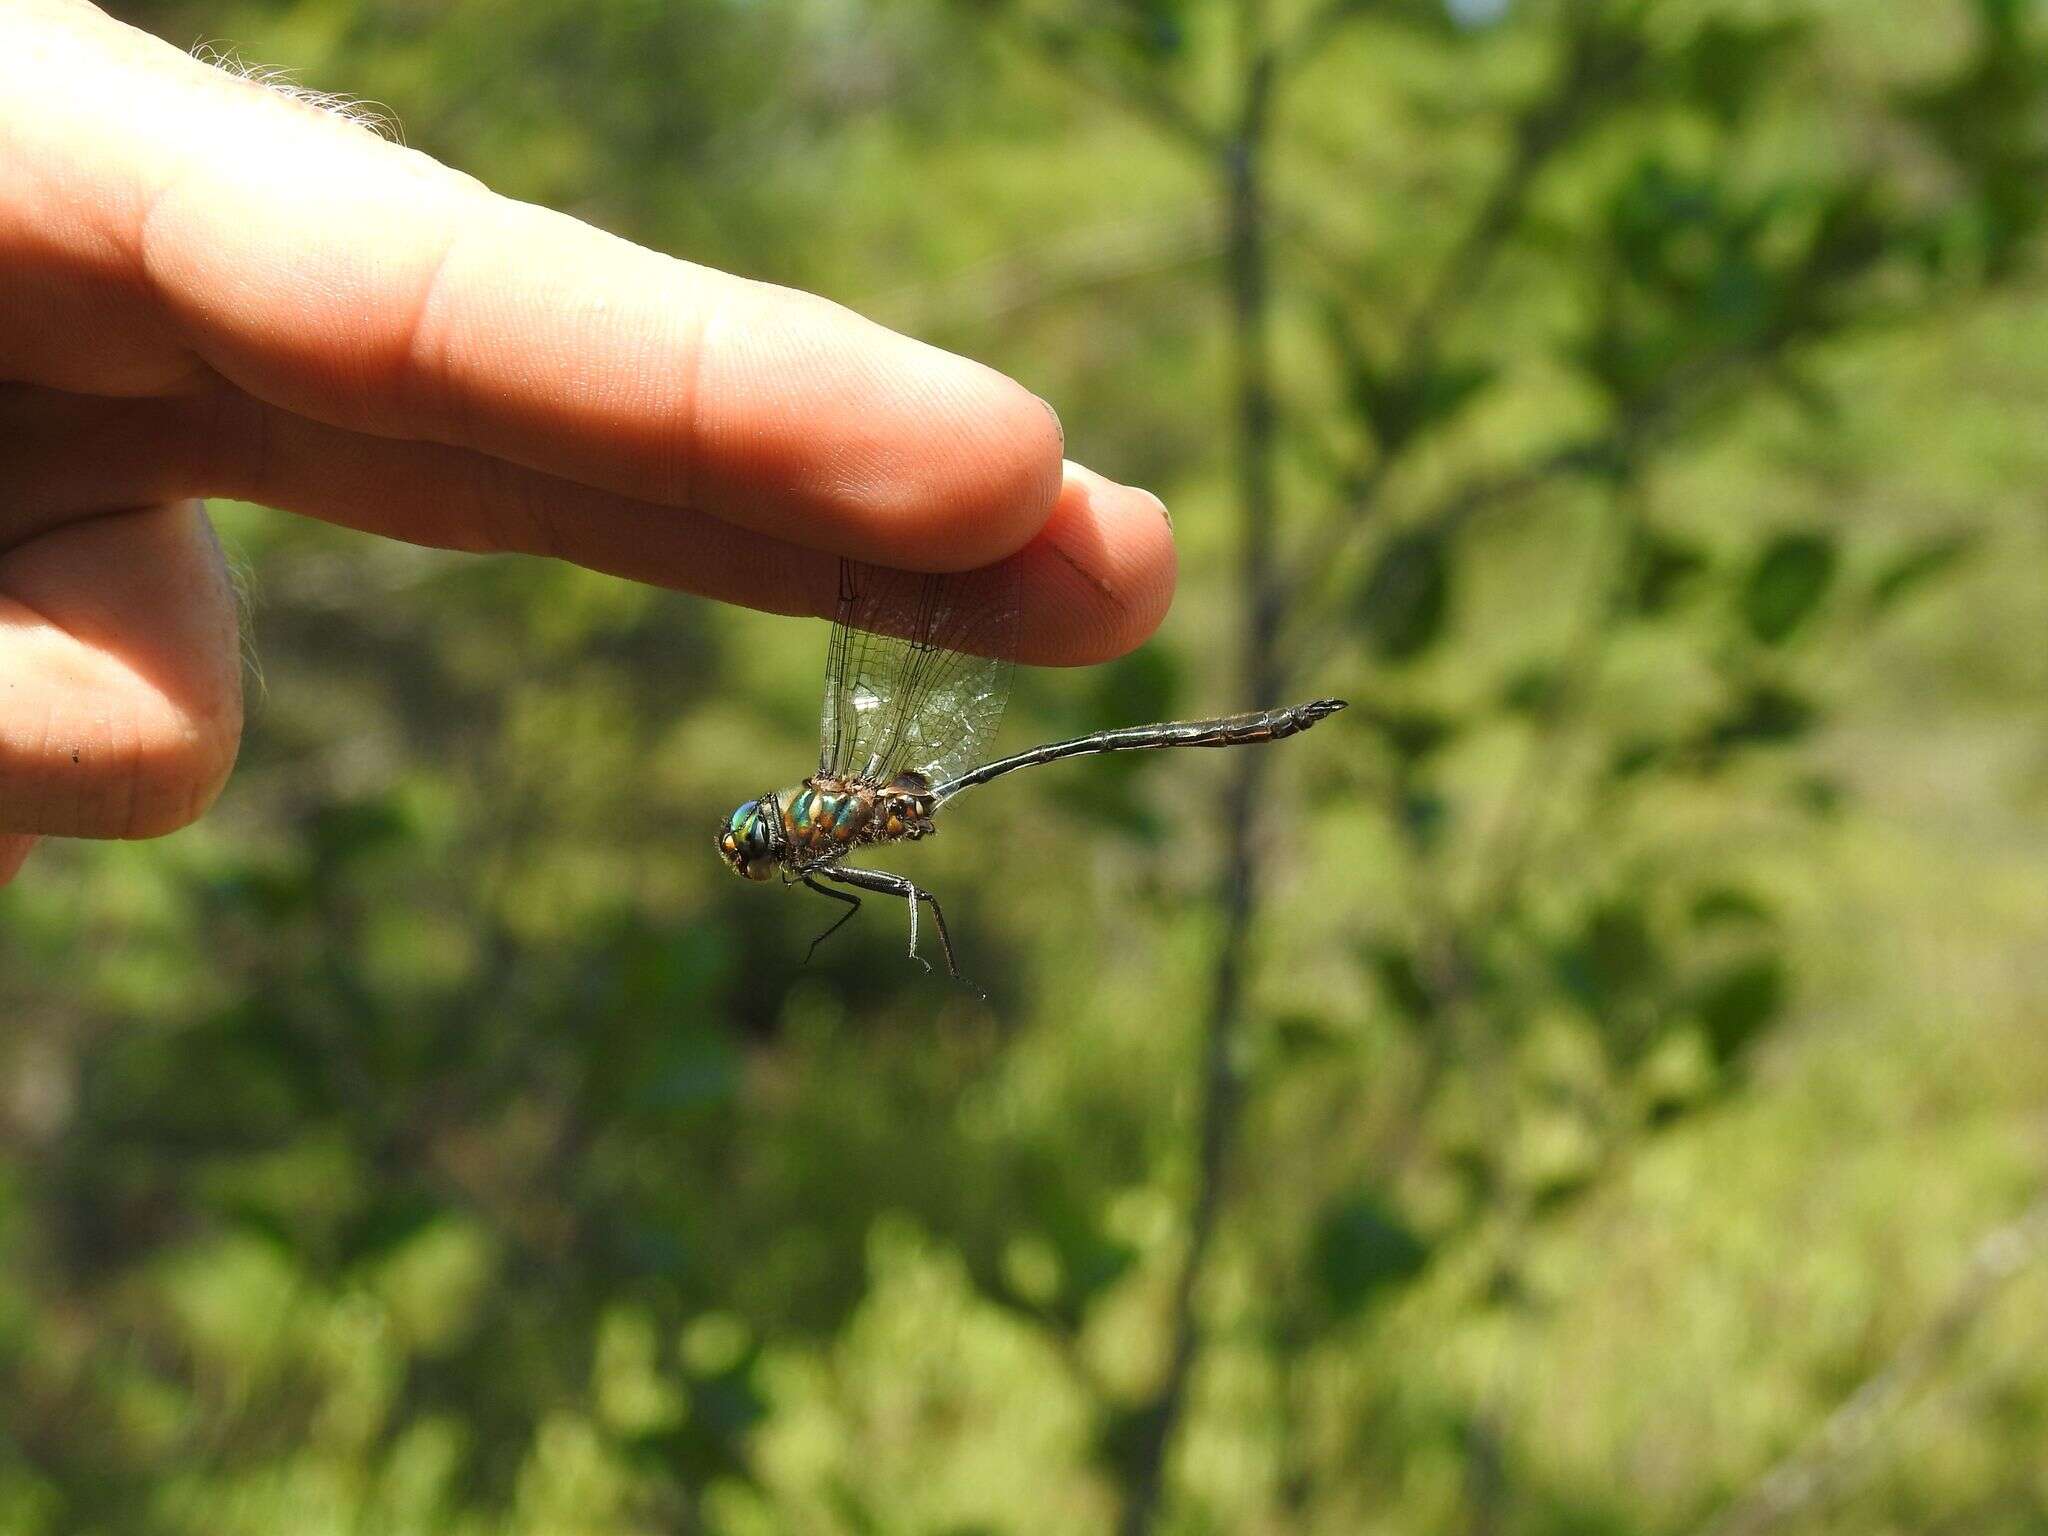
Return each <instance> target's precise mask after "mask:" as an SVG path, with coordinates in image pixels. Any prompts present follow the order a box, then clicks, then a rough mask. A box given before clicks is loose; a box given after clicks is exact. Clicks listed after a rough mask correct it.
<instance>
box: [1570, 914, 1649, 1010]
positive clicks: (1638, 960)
mask: <svg viewBox="0 0 2048 1536" xmlns="http://www.w3.org/2000/svg"><path fill="white" fill-rule="evenodd" d="M1557 966H1558V976H1559V979H1560V980H1561V981H1562V982H1563V984H1564V987H1565V990H1566V991H1568V992H1570V993H1571V994H1572V995H1573V996H1575V997H1577V998H1578V999H1579V1001H1580V1002H1582V1003H1583V1004H1585V1006H1586V1007H1587V1009H1588V1010H1589V1011H1591V1012H1592V1013H1594V1014H1595V1015H1597V1016H1599V1017H1601V1018H1609V1019H1611V1018H1613V1017H1614V1016H1615V1015H1616V1013H1617V1011H1618V1010H1620V1009H1622V1008H1624V1007H1625V1006H1626V1005H1627V1004H1628V1003H1630V1002H1631V1001H1632V1000H1634V999H1636V998H1639V997H1640V996H1642V994H1643V993H1644V992H1645V991H1646V990H1647V989H1648V988H1649V987H1650V986H1651V985H1652V984H1653V983H1654V982H1655V981H1656V980H1657V979H1658V978H1659V977H1660V976H1662V975H1663V973H1664V957H1663V954H1662V952H1661V951H1660V949H1659V948H1658V945H1657V941H1656V938H1655V937H1654V936H1653V935H1652V934H1651V932H1650V925H1649V923H1648V922H1647V921H1646V920H1645V919H1644V917H1643V912H1642V908H1641V907H1640V906H1638V905H1636V904H1634V903H1630V902H1622V901H1613V902H1606V903H1603V904H1601V905H1600V906H1597V907H1595V908H1594V909H1593V910H1592V911H1591V912H1589V913H1587V914H1586V920H1585V924H1584V926H1583V927H1582V928H1581V929H1580V931H1579V933H1578V936H1577V937H1576V938H1574V939H1573V940H1572V941H1571V942H1570V943H1569V944H1567V945H1566V946H1565V947H1564V948H1563V949H1562V950H1561V951H1559V953H1558V956H1557Z"/></svg>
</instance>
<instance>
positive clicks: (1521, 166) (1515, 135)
mask: <svg viewBox="0 0 2048 1536" xmlns="http://www.w3.org/2000/svg"><path fill="white" fill-rule="evenodd" d="M1337 3H1339V0H1332V4H1333V5H1334V4H1337ZM1591 18H1592V12H1591V11H1589V10H1588V9H1587V8H1586V7H1584V6H1583V5H1581V6H1580V7H1579V10H1578V13H1577V19H1576V24H1575V25H1574V26H1573V28H1572V31H1571V34H1570V38H1569V41H1568V42H1567V44H1566V46H1565V50H1564V56H1563V58H1562V59H1561V60H1560V61H1559V64H1558V68H1557V72H1556V76H1555V78H1554V80H1553V81H1552V83H1551V86H1550V88H1549V89H1548V90H1547V91H1545V92H1544V93H1543V94H1542V96H1541V97H1540V98H1539V99H1538V100H1536V101H1535V102H1534V103H1532V104H1531V105H1529V106H1528V107H1526V108H1524V109H1523V110H1522V111H1521V112H1520V113H1519V114H1517V115H1516V117H1515V119H1514V123H1513V127H1512V130H1511V133H1510V140H1511V142H1510V147H1509V152H1508V156H1507V159H1506V161H1505V162H1504V163H1503V164H1502V166H1501V169H1500V172H1499V174H1498V176H1497V177H1496V178H1495V180H1494V183H1493V185H1492V186H1491V187H1490V188H1488V190H1487V192H1486V194H1485V196H1484V197H1483V198H1481V200H1480V203H1479V207H1478V209H1477V211H1476V212H1475V213H1474V214H1473V216H1472V221H1471V223H1470V224H1469V225H1467V226H1466V228H1465V231H1464V233H1463V234H1462V235H1460V236H1459V238H1458V239H1457V240H1456V241H1455V242H1454V243H1453V244H1452V246H1451V248H1450V251H1449V252H1448V254H1447V255H1446V256H1445V258H1444V261H1443V265H1442V266H1441V267H1440V268H1439V269H1438V270H1437V272H1436V275H1435V276H1434V277H1433V278H1432V279H1431V280H1430V282H1429V284H1428V285H1427V286H1426V287H1425V288H1424V290H1423V294H1422V298H1421V299H1420V300H1419V301H1418V302H1417V304H1416V306H1415V308H1414V310H1413V311H1412V312H1411V313H1410V315H1409V317H1408V322H1407V324H1406V326H1405V327H1403V329H1402V332H1401V337H1400V340H1399V341H1398V342H1397V343H1396V345H1395V349H1394V365H1393V369H1392V373H1393V376H1394V377H1396V378H1402V379H1417V378H1420V377H1422V376H1424V375H1425V374H1427V373H1428V372H1429V370H1430V369H1432V368H1433V367H1434V366H1435V364H1436V359H1437V349H1438V345H1439V342H1440V339H1441V337H1442V335H1443V332H1444V330H1445V328H1446V327H1447V326H1448V325H1449V324H1450V322H1451V320H1452V318H1453V317H1454V316H1455V315H1456V313H1457V312H1458V311H1459V309H1461V308H1462V307H1463V306H1464V305H1465V304H1466V303H1467V302H1468V301H1469V300H1470V299H1471V298H1472V296H1473V295H1474V294H1475V293H1477V291H1478V290H1479V288H1480V286H1481V285H1482V284H1483V283H1484V282H1485V280H1486V277H1487V275H1488V274H1489V273H1490V272H1491V271H1492V270H1493V267H1494V265H1495V263H1496V261H1497V260H1498V259H1499V257H1500V254H1501V252H1502V251H1503V250H1504V249H1505V248H1506V246H1507V243H1508V241H1509V239H1510V237H1511V236H1512V235H1513V234H1514V232H1515V231H1516V230H1517V229H1518V228H1520V227H1521V224H1522V220H1523V216H1524V214H1525V212H1526V211H1527V208H1528V203H1529V196H1530V193H1531V192H1532V191H1533V190H1534V188H1535V185H1536V181H1537V178H1538V177H1539V176H1540V175H1541V174H1542V172H1543V171H1544V169H1545V168H1546V167H1547V166H1548V165H1549V164H1550V162H1551V160H1552V159H1553V158H1554V157H1555V156H1556V155H1557V153H1558V152H1559V151H1560V150H1561V149H1562V148H1563V147H1564V146H1565V145H1566V144H1568V143H1569V142H1570V141H1571V139H1572V138H1573V136H1574V135H1575V134H1576V133H1577V132H1578V131H1579V130H1580V129H1581V128H1582V127H1583V126H1584V124H1585V123H1586V121H1587V120H1588V119H1589V117H1590V116H1591V115H1592V113H1593V112H1594V111H1595V110H1597V108H1598V106H1599V105H1600V103H1601V102H1602V101H1603V100H1604V99H1605V97H1606V96H1607V95H1608V94H1609V93H1611V91H1612V89H1613V87H1614V80H1613V79H1612V78H1611V77H1612V76H1613V75H1614V74H1615V73H1616V71H1617V68H1618V66H1616V65H1614V64H1613V62H1612V61H1609V60H1607V59H1606V58H1605V55H1604V53H1603V50H1602V43H1601V35H1600V33H1599V32H1598V31H1597V30H1596V28H1595V26H1594V25H1593V24H1592V19H1591ZM1401 458H1402V454H1401V452H1400V451H1399V450H1395V451H1391V452H1380V453H1378V454H1377V455H1375V456H1374V457H1372V458H1371V459H1370V460H1369V461H1368V462H1365V463H1362V464H1361V465H1360V466H1358V467H1357V468H1356V469H1354V470H1353V471H1352V472H1351V474H1350V475H1349V476H1347V477H1346V478H1347V481H1348V484H1347V485H1346V487H1345V492H1346V494H1345V495H1344V496H1343V497H1342V498H1341V499H1340V503H1339V506H1338V507H1337V508H1336V509H1335V510H1334V511H1333V512H1332V513H1331V514H1330V516H1329V517H1328V518H1327V519H1326V520H1325V521H1324V523H1323V524H1322V526H1321V527H1320V528H1319V530H1318V532H1317V535H1316V537H1315V538H1313V539H1312V540H1311V543H1310V545H1309V547H1308V548H1307V549H1306V550H1304V551H1302V552H1301V554H1300V555H1299V557H1298V558H1296V560H1295V561H1294V562H1293V565H1292V567H1291V569H1290V572H1289V574H1288V576H1287V578H1286V579H1285V580H1284V581H1283V582H1282V584H1281V585H1282V588H1283V590H1286V591H1290V592H1296V591H1305V590H1310V589H1311V588H1312V586H1313V584H1314V583H1315V582H1316V579H1317V578H1318V577H1319V576H1320V575H1322V574H1324V573H1327V572H1328V571H1329V569H1330V568H1331V565H1332V563H1333V561H1334V560H1336V559H1337V558H1338V557H1340V556H1341V555H1342V553H1343V552H1344V550H1345V547H1346V546H1347V545H1348V544H1349V543H1350V542H1351V541H1352V540H1353V539H1354V538H1355V537H1356V536H1357V532H1358V530H1359V528H1360V527H1361V526H1362V525H1365V524H1367V523H1369V522H1370V521H1371V514H1372V512H1373V511H1374V509H1375V508H1376V505H1377V503H1378V500H1379V496H1380V493H1381V491H1382V490H1383V489H1384V487H1385V484H1386V481H1387V480H1388V478H1389V477H1390V476H1391V474H1392V472H1393V470H1394V469H1395V467H1396V466H1397V464H1398V463H1399V462H1400V460H1401ZM1544 478H1548V476H1545V477H1544ZM1483 499H1486V500H1493V499H1496V498H1495V497H1494V495H1493V494H1492V493H1483Z"/></svg>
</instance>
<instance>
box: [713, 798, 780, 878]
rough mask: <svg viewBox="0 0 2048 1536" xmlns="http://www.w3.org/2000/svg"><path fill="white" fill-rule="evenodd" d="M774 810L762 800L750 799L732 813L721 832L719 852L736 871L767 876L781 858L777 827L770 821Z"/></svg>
mask: <svg viewBox="0 0 2048 1536" xmlns="http://www.w3.org/2000/svg"><path fill="white" fill-rule="evenodd" d="M771 816H772V812H768V811H766V810H765V809H764V807H763V806H762V804H761V802H760V801H759V800H749V801H748V802H747V803H746V804H745V805H743V806H741V807H740V808H739V809H738V810H736V811H734V812H733V813H732V818H731V819H730V820H729V821H727V822H726V824H725V826H724V828H723V829H722V830H720V832H719V834H718V853H719V856H720V857H721V858H723V859H724V860H725V862H726V863H727V864H729V865H730V866H731V867H732V869H733V871H734V872H735V873H736V874H742V875H745V876H746V877H747V878H748V879H749V880H766V879H769V878H771V877H772V876H773V875H774V873H775V866H776V864H777V863H778V862H780V857H779V853H778V850H777V848H776V840H775V831H774V829H773V828H772V827H771V826H770V825H769V821H770V818H771Z"/></svg>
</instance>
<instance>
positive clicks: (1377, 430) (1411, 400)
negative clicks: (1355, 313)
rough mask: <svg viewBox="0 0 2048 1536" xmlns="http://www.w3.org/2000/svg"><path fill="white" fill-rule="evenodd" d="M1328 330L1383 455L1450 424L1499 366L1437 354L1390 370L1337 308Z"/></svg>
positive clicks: (1349, 389)
mask: <svg viewBox="0 0 2048 1536" xmlns="http://www.w3.org/2000/svg"><path fill="white" fill-rule="evenodd" d="M1328 330H1329V334H1330V339H1331V343H1332V345H1333V346H1334V348H1335V349H1336V352H1337V361H1338V367H1339V368H1340V369H1341V370H1342V372H1343V374H1344V383H1345V392H1346V394H1347V395H1348V396H1349V398H1350V401H1351V407H1352V409H1353V410H1354V411H1355V412H1356V413H1357V414H1358V417H1359V420H1360V421H1361V422H1363V423H1364V425H1365V427H1366V429H1367V430H1368V431H1369V432H1371V433H1372V438H1373V441H1374V442H1375V443H1377V444H1378V445H1379V448H1380V451H1381V452H1382V453H1385V454H1395V453H1399V452H1400V451H1401V450H1402V449H1404V448H1407V447H1408V446H1409V445H1411V444H1412V443H1414V442H1415V441H1416V440H1417V439H1419V438H1421V437H1423V436H1425V435H1426V434H1428V433H1430V432H1433V431H1435V430H1437V429H1439V428H1441V427H1444V426H1447V425H1449V424H1450V423H1451V422H1452V421H1453V420H1455V419H1456V418H1457V416H1458V414H1459V413H1460V412H1461V411H1463V410H1464V409H1465V408H1466V407H1467V406H1468V405H1470V404H1471V403H1472V402H1473V401H1474V400H1476V399H1478V398H1479V396H1480V394H1481V393H1483V392H1484V391H1485V389H1486V387H1487V386H1488V385H1489V384H1491V383H1492V382H1493V381H1494V378H1495V376H1496V374H1497V373H1498V371H1499V370H1498V369H1496V368H1495V367H1494V366H1493V365H1492V364H1491V363H1481V362H1459V361H1454V360H1444V359H1439V360H1436V361H1434V362H1431V363H1428V364H1425V365H1423V366H1421V367H1419V368H1404V369H1401V370H1399V371H1393V372H1390V371H1387V370H1384V369H1382V368H1381V367H1380V366H1379V364H1378V363H1377V362H1375V361H1374V359H1373V356H1372V353H1371V351H1370V349H1369V348H1368V347H1367V346H1366V344H1365V342H1364V341H1363V340H1362V339H1361V338H1360V337H1359V336H1358V334H1357V333H1356V331H1354V330H1353V329H1352V327H1351V323H1350V321H1349V319H1348V318H1347V317H1346V316H1345V315H1344V314H1343V313H1342V312H1341V311H1335V310H1333V311H1331V312H1330V314H1329V316H1328Z"/></svg>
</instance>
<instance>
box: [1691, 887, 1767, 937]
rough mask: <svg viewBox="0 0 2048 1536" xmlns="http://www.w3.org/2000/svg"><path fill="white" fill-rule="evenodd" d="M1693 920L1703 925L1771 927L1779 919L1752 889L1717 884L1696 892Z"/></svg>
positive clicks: (1699, 925)
mask: <svg viewBox="0 0 2048 1536" xmlns="http://www.w3.org/2000/svg"><path fill="white" fill-rule="evenodd" d="M1692 920H1693V923H1694V925H1695V926H1696V927H1700V928H1717V927H1724V926H1740V927H1760V928H1769V927H1771V926H1773V925H1774V924H1775V922H1776V919H1775V918H1773V917H1772V915H1771V909H1770V908H1769V907H1767V906H1766V905H1764V903H1763V902H1761V901H1759V900H1758V899H1757V898H1756V897H1755V896H1753V895H1751V894H1750V893H1749V892H1748V891H1745V890H1741V889H1739V888H1737V887H1735V886H1732V885H1717V886H1713V887H1711V888H1709V889H1707V890H1704V891H1701V892H1700V893H1699V895H1697V896H1695V897H1694V898H1693V902H1692Z"/></svg>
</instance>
